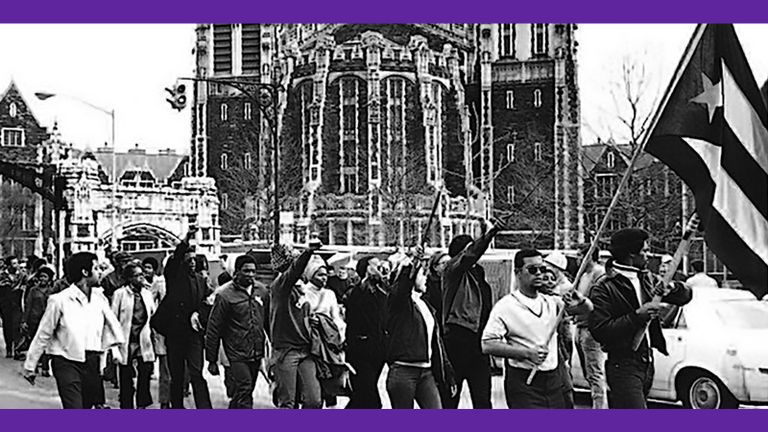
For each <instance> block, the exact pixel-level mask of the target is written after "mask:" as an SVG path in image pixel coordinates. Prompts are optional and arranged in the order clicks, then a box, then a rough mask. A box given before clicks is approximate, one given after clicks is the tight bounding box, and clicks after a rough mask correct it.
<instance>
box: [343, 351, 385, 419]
mask: <svg viewBox="0 0 768 432" xmlns="http://www.w3.org/2000/svg"><path fill="white" fill-rule="evenodd" d="M378 351H379V347H375V346H372V344H370V343H369V342H359V341H356V342H354V343H350V344H349V346H348V347H347V351H346V359H347V362H349V364H351V365H352V367H353V368H354V369H355V372H356V373H355V374H352V375H350V377H349V380H350V382H351V384H352V395H351V396H350V397H349V402H348V403H347V406H346V408H348V409H351V408H362V409H380V408H381V396H380V395H379V377H380V376H381V372H382V371H383V370H384V357H383V356H381V355H377V354H376V353H377V352H378Z"/></svg>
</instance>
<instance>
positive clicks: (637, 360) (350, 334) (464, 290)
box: [0, 222, 707, 409]
mask: <svg viewBox="0 0 768 432" xmlns="http://www.w3.org/2000/svg"><path fill="white" fill-rule="evenodd" d="M485 225H486V226H485V227H484V228H485V229H484V231H483V232H484V234H483V235H481V236H480V237H478V238H472V237H470V236H468V235H458V236H456V237H454V238H453V239H452V241H451V242H450V245H449V248H448V250H447V253H442V252H438V253H436V254H434V255H432V256H425V254H424V250H423V249H422V248H421V247H415V248H412V249H411V250H409V251H408V252H406V253H404V252H398V253H396V254H394V255H392V256H389V257H387V258H386V259H384V258H380V257H379V256H373V255H371V256H363V257H359V259H358V260H357V261H356V263H354V265H353V267H354V268H349V266H348V265H347V264H346V263H344V264H343V265H342V264H339V263H333V262H331V264H330V265H329V264H328V263H327V262H326V261H324V260H323V258H321V257H320V255H319V254H317V253H316V251H317V250H318V249H320V248H321V246H322V244H321V243H320V241H319V240H317V239H313V240H311V241H310V243H309V245H308V248H306V249H305V250H304V251H303V252H301V253H299V252H297V251H294V250H293V249H291V248H289V247H286V246H284V245H278V246H275V247H273V249H272V266H273V269H274V270H275V271H276V272H277V278H276V279H275V280H274V281H273V282H272V284H271V286H265V285H263V284H261V283H259V282H258V281H257V277H256V274H257V262H256V260H255V259H254V258H253V257H252V256H250V255H247V254H246V255H241V256H238V257H236V258H234V259H231V260H230V261H231V262H230V263H229V265H228V266H227V268H226V269H225V272H223V273H222V274H221V275H219V277H218V279H217V281H216V283H213V281H211V278H210V275H209V273H208V262H207V261H206V259H205V257H204V256H203V255H198V254H196V252H195V248H194V246H193V245H191V244H190V240H191V239H192V238H193V237H194V234H195V231H196V228H195V227H194V226H193V227H190V230H189V233H188V234H187V235H186V237H185V238H184V239H183V240H182V241H181V242H180V244H179V245H178V246H177V247H176V249H175V250H174V251H173V254H172V255H170V256H169V257H168V258H167V260H166V262H165V263H164V265H163V266H162V269H163V271H162V275H161V274H158V270H159V268H161V266H160V263H158V262H157V261H156V260H155V259H153V258H147V259H145V260H143V261H139V260H136V259H134V258H133V257H132V256H131V255H130V254H128V253H125V252H117V253H114V254H111V255H110V260H111V267H112V271H111V272H110V273H109V274H107V275H106V276H103V273H104V270H105V267H104V266H103V265H102V264H101V263H100V262H99V260H98V259H97V256H96V255H94V254H92V253H89V252H79V253H76V254H74V255H72V256H71V257H70V258H69V259H68V260H67V261H66V263H65V273H66V275H65V277H62V278H60V279H58V280H54V276H55V272H54V270H53V268H52V267H50V266H49V265H48V264H47V263H46V262H45V260H39V259H38V260H36V261H34V262H32V263H31V264H30V260H28V261H27V266H28V270H27V271H26V272H24V271H22V270H20V269H19V264H18V260H17V259H16V258H7V259H6V260H5V261H6V262H5V264H6V267H5V269H4V270H2V273H0V306H2V317H1V318H2V320H3V336H4V338H5V341H6V356H7V357H15V358H17V359H19V360H22V359H23V361H24V362H23V372H22V374H23V375H24V377H25V378H27V380H28V381H30V383H32V384H34V382H35V378H36V375H37V374H38V373H41V374H42V375H43V376H50V375H51V373H52V375H53V376H54V378H55V380H56V385H57V389H58V392H59V396H60V399H61V402H62V405H63V407H64V408H103V407H106V406H107V404H106V401H105V392H104V385H105V383H111V384H112V385H114V386H116V387H118V388H119V389H120V390H119V404H120V408H134V407H137V408H146V407H149V406H151V405H153V401H154V398H153V395H152V394H151V391H150V381H151V379H152V376H153V374H155V373H158V374H159V377H158V381H159V386H158V389H159V391H158V394H157V400H158V402H159V405H160V407H161V408H184V399H185V394H188V391H189V390H188V389H189V388H190V387H191V393H192V395H193V397H194V402H195V406H196V407H197V408H211V397H210V394H209V390H208V384H207V382H206V379H205V378H204V377H203V369H204V368H207V370H208V372H209V373H210V374H211V375H213V376H219V375H221V374H223V379H224V384H225V387H226V392H227V396H228V398H229V400H230V403H229V407H230V408H252V407H253V393H254V389H255V384H256V381H257V378H258V377H259V376H260V375H261V376H263V378H262V379H265V380H267V382H268V383H269V388H270V391H271V397H272V400H273V403H274V405H275V406H276V407H279V408H323V407H329V406H334V405H337V403H338V401H337V397H339V396H344V397H348V398H349V402H348V404H347V405H346V408H369V409H376V408H381V407H382V401H381V394H380V392H379V388H378V381H379V378H380V376H381V374H382V372H383V370H384V366H385V365H387V369H388V373H387V376H386V392H387V395H388V398H389V401H390V404H391V406H392V407H393V408H413V407H414V404H418V406H419V407H420V408H457V407H458V405H459V396H460V394H461V392H462V388H463V386H464V384H465V383H466V385H467V387H468V390H469V394H470V396H471V402H472V406H473V407H474V408H491V407H492V404H491V382H492V380H491V377H492V375H493V371H494V365H495V364H497V363H496V362H497V361H502V362H503V365H504V366H503V369H504V394H505V397H506V405H507V406H508V407H509V408H573V405H574V402H573V385H572V382H571V367H572V366H573V365H571V364H570V363H571V358H572V353H573V350H574V349H575V350H576V351H577V356H578V358H579V360H580V363H581V367H582V368H583V370H584V375H585V377H586V379H587V381H588V382H589V384H590V390H591V395H592V407H593V408H596V409H600V408H608V407H610V408H644V407H645V406H646V405H645V404H646V399H647V396H648V392H649V390H650V385H651V383H652V379H653V374H654V368H653V352H652V350H653V349H656V350H658V351H660V352H662V353H666V347H665V343H664V338H663V336H662V334H661V326H660V321H659V319H660V317H661V315H662V314H663V308H662V306H660V305H659V303H658V302H654V301H652V299H653V298H654V296H661V297H663V302H664V303H668V304H675V305H684V304H686V303H687V302H689V301H690V300H691V297H692V290H691V287H690V286H689V284H687V283H683V282H672V283H670V284H667V285H665V284H664V283H663V282H662V278H661V277H660V276H659V275H657V274H654V273H652V272H650V271H649V270H648V269H647V264H648V252H649V249H648V233H646V232H645V231H643V230H640V229H633V228H630V229H623V230H620V231H618V232H616V233H615V234H614V235H613V236H612V238H611V241H610V247H609V250H610V253H611V258H610V259H609V260H608V261H607V262H606V263H605V265H601V264H599V263H598V256H597V254H595V255H594V256H591V257H589V258H590V259H589V260H588V263H589V264H588V266H587V269H586V272H584V274H583V276H582V277H581V278H580V280H579V281H578V285H577V286H574V285H573V283H572V281H571V275H570V274H569V272H568V269H567V267H568V266H567V260H566V257H565V256H564V255H563V254H562V253H561V252H558V251H554V252H551V253H550V254H548V255H546V256H544V255H543V254H542V253H540V252H539V251H537V250H533V249H523V250H520V251H518V252H517V253H516V255H515V256H514V278H513V279H514V283H513V289H512V290H511V292H508V291H509V290H506V289H498V288H499V287H496V288H497V289H496V290H494V289H493V287H491V285H490V284H489V282H488V279H487V278H486V275H485V271H484V269H483V267H482V266H481V265H479V264H478V262H479V260H480V259H481V257H482V256H483V254H484V253H485V252H486V250H487V249H488V247H489V245H490V243H491V241H492V240H493V238H494V236H495V235H496V234H497V233H498V232H499V228H498V227H495V226H493V224H491V223H490V222H487V223H486V224H485ZM588 250H589V248H584V249H583V250H582V254H586V253H587V251H588ZM582 258H583V257H582ZM699 279H701V276H699ZM704 282H707V281H704ZM697 283H701V281H697ZM502 291H503V292H502ZM494 292H501V297H500V298H499V299H498V300H497V299H495V298H494V297H497V295H494ZM635 334H640V335H642V340H641V343H640V345H639V347H638V348H637V349H635V347H634V346H633V344H632V340H633V337H634V336H635ZM24 351H26V353H25V354H24ZM206 363H207V366H206V365H205V364H206ZM222 367H223V371H222ZM155 369H157V372H155ZM532 371H534V372H533V373H532ZM531 378H532V379H531Z"/></svg>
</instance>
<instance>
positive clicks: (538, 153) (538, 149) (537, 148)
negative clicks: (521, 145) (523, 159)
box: [533, 142, 541, 162]
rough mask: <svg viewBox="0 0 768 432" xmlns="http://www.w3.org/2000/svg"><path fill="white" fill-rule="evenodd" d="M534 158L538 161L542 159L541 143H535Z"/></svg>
mask: <svg viewBox="0 0 768 432" xmlns="http://www.w3.org/2000/svg"><path fill="white" fill-rule="evenodd" d="M533 159H534V160H535V161H536V162H539V161H541V143H538V142H537V143H536V144H534V145H533Z"/></svg>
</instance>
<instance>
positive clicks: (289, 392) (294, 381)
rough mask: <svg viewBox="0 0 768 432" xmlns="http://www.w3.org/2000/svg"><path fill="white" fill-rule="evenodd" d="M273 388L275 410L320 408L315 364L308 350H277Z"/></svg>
mask: <svg viewBox="0 0 768 432" xmlns="http://www.w3.org/2000/svg"><path fill="white" fill-rule="evenodd" d="M273 355H275V356H276V360H277V361H276V363H275V381H276V384H277V387H276V388H275V392H276V399H277V406H278V408H299V406H301V407H302V408H305V409H320V408H322V407H323V400H322V396H321V394H322V390H321V388H320V380H319V379H318V378H317V365H316V364H315V360H314V359H313V358H312V355H311V354H310V353H309V348H308V347H307V348H306V349H296V348H284V349H276V350H274V352H273Z"/></svg>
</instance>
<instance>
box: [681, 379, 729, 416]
mask: <svg viewBox="0 0 768 432" xmlns="http://www.w3.org/2000/svg"><path fill="white" fill-rule="evenodd" d="M682 390H683V391H682V394H681V395H680V396H681V397H682V400H683V405H684V406H685V407H686V408H692V409H727V408H738V407H739V403H738V401H737V400H736V398H734V397H733V395H732V394H731V392H730V390H728V388H726V387H725V385H723V383H721V382H720V380H719V379H717V378H715V377H714V376H713V375H710V374H707V373H700V374H697V375H694V376H692V377H691V378H690V379H688V380H687V382H686V383H685V385H684V386H683V388H682Z"/></svg>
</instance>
